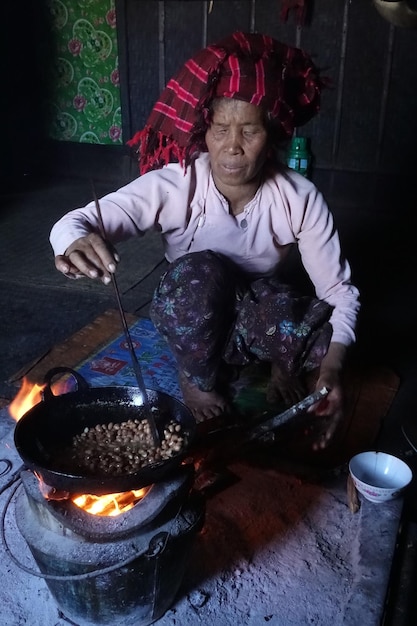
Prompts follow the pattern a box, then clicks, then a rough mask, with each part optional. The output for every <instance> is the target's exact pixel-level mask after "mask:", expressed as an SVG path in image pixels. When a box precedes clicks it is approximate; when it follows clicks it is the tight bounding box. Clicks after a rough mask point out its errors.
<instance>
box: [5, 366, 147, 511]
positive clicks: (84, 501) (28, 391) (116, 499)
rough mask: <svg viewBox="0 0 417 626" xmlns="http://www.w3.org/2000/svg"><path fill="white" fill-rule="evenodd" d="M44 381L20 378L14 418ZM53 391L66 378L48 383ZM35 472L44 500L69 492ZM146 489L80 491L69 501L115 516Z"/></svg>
mask: <svg viewBox="0 0 417 626" xmlns="http://www.w3.org/2000/svg"><path fill="white" fill-rule="evenodd" d="M44 388H45V384H43V385H38V384H37V383H31V382H30V381H29V380H27V378H26V377H25V378H23V381H22V386H21V388H20V390H19V391H18V393H17V395H16V397H15V398H14V400H12V402H11V404H10V406H9V411H10V415H11V416H12V417H13V419H14V420H16V422H17V421H19V420H20V418H21V417H23V415H25V413H27V412H28V411H29V410H30V409H31V408H32V407H33V406H35V404H38V403H39V402H41V400H42V391H43V389H44ZM51 389H52V390H53V392H54V395H59V394H61V393H67V392H68V391H69V389H68V380H65V377H62V378H61V379H60V380H58V381H57V382H56V383H54V384H53V385H52V386H51ZM35 475H36V477H37V479H38V480H39V489H40V491H41V493H42V495H43V496H44V498H45V499H46V500H66V499H67V498H69V497H70V494H69V493H68V492H66V491H57V490H56V489H55V488H54V487H50V486H49V485H46V484H45V483H44V481H43V480H42V478H41V476H39V475H38V474H36V472H35ZM149 490H150V487H144V488H143V489H136V490H133V491H124V492H122V493H110V494H106V495H104V496H95V495H91V494H84V495H82V496H76V497H73V498H71V500H72V502H74V504H75V505H76V506H78V507H79V508H81V509H83V510H84V511H86V512H87V513H90V514H91V515H102V516H116V515H120V513H125V512H126V511H128V510H129V509H131V508H133V507H134V506H135V504H136V503H137V502H139V500H142V498H144V497H145V496H146V494H147V493H148V491H149Z"/></svg>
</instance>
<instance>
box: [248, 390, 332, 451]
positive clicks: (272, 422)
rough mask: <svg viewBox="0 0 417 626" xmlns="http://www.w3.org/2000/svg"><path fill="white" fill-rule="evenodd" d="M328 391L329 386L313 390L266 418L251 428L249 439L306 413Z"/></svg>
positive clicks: (255, 437)
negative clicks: (283, 409) (276, 413)
mask: <svg viewBox="0 0 417 626" xmlns="http://www.w3.org/2000/svg"><path fill="white" fill-rule="evenodd" d="M328 393H329V389H327V387H322V388H321V389H318V390H317V391H313V393H311V394H310V395H308V396H307V397H306V398H303V400H300V402H297V403H296V404H293V406H291V407H290V408H289V409H286V410H285V411H283V412H282V413H279V414H278V415H275V416H274V417H271V418H269V419H267V420H265V421H264V422H262V423H261V424H259V425H258V426H255V428H251V429H250V431H249V435H248V440H250V441H252V440H253V439H258V438H260V437H263V436H264V435H266V434H267V433H270V432H271V431H273V430H275V429H276V428H278V427H279V426H283V425H284V424H286V423H287V422H288V421H289V420H291V419H292V418H294V417H296V416H297V415H300V414H301V413H304V411H306V410H307V409H308V408H309V407H310V406H313V404H316V402H319V401H320V400H323V398H325V397H326V396H327V394H328Z"/></svg>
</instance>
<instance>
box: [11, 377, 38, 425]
mask: <svg viewBox="0 0 417 626" xmlns="http://www.w3.org/2000/svg"><path fill="white" fill-rule="evenodd" d="M44 387H45V385H38V384H37V383H31V382H29V381H28V380H27V378H26V377H25V378H24V379H23V381H22V386H21V387H20V389H19V391H18V393H17V395H16V397H15V398H14V400H12V402H11V404H10V406H9V412H10V415H11V416H12V417H13V419H14V420H16V422H18V421H19V420H20V418H21V417H23V415H24V414H25V413H27V412H28V411H29V409H31V408H32V407H33V406H34V405H35V404H38V402H40V401H41V400H42V389H43V388H44Z"/></svg>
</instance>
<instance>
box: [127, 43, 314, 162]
mask: <svg viewBox="0 0 417 626" xmlns="http://www.w3.org/2000/svg"><path fill="white" fill-rule="evenodd" d="M322 86H323V83H322V80H321V79H320V77H319V72H318V70H317V68H316V67H315V65H314V64H313V62H312V60H311V58H310V57H309V56H308V55H307V54H306V53H305V52H304V51H302V50H300V49H298V48H293V47H290V46H287V45H285V44H283V43H280V42H278V41H276V40H275V39H272V38H271V37H269V36H267V35H262V34H256V33H254V34H248V33H242V32H236V33H234V34H233V35H231V36H230V37H227V38H226V39H224V40H223V41H221V42H219V43H217V44H213V45H211V46H208V47H207V48H204V50H201V51H200V52H198V53H197V54H196V55H195V56H194V57H192V58H191V59H189V60H188V61H187V62H186V63H185V65H184V66H183V67H182V68H181V69H180V71H179V72H178V73H177V74H176V75H175V76H174V77H173V78H171V80H170V81H169V83H168V84H167V86H166V87H165V89H164V90H163V92H162V94H161V96H160V98H159V100H158V101H157V102H156V104H155V105H154V107H153V109H152V112H151V114H150V116H149V118H148V120H147V123H146V125H145V127H144V128H143V129H142V130H141V131H139V132H138V133H136V135H135V136H134V137H133V138H132V139H131V140H130V141H129V142H128V144H129V145H130V146H137V151H138V156H139V169H140V173H141V174H144V173H145V172H147V171H149V170H152V169H158V168H160V167H162V166H163V165H165V164H167V163H169V162H170V161H179V162H180V163H181V164H182V165H183V166H184V167H186V166H187V165H188V163H189V162H190V159H191V157H192V155H193V154H195V153H196V152H201V151H206V150H207V148H206V147H205V144H204V135H205V131H206V130H207V128H208V125H209V123H210V109H209V107H210V103H211V102H212V100H213V98H219V97H226V98H236V99H238V100H244V101H245V102H250V103H251V104H255V105H257V106H261V107H262V108H263V109H264V111H265V112H266V113H267V116H268V119H269V120H270V121H271V123H272V125H273V127H274V136H275V137H279V138H280V139H281V140H282V139H286V138H290V137H291V136H292V134H293V132H294V128H295V127H296V126H301V125H302V124H305V123H306V122H308V120H310V119H311V118H312V117H313V116H314V115H315V114H316V113H317V111H318V110H319V105H320V92H321V88H322Z"/></svg>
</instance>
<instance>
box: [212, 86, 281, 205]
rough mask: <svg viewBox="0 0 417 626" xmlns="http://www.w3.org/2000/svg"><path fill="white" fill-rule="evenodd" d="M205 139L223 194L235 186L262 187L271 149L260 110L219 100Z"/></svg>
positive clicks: (215, 175)
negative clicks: (249, 185) (263, 173)
mask: <svg viewBox="0 0 417 626" xmlns="http://www.w3.org/2000/svg"><path fill="white" fill-rule="evenodd" d="M205 139H206V145H207V149H208V151H209V154H210V161H211V167H212V172H213V178H214V181H215V183H216V186H217V188H218V189H219V191H221V192H222V193H224V194H225V195H227V189H229V188H231V187H237V186H242V185H243V186H245V185H246V186H247V185H248V184H254V183H255V184H256V185H258V183H259V179H260V173H261V170H262V167H263V165H264V163H265V160H266V156H267V152H268V148H269V142H268V133H267V130H266V128H265V124H264V116H263V113H262V110H261V109H260V107H257V106H255V105H254V104H249V103H248V102H243V101H242V100H233V99H231V98H220V99H218V100H215V102H214V105H213V116H212V122H211V124H210V126H209V128H208V130H207V132H206V137H205ZM225 192H226V193H225Z"/></svg>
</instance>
